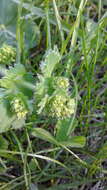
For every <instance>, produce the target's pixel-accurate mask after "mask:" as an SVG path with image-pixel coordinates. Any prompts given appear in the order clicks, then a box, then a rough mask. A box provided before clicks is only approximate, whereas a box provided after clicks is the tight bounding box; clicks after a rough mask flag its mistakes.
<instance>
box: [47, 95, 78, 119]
mask: <svg viewBox="0 0 107 190" xmlns="http://www.w3.org/2000/svg"><path fill="white" fill-rule="evenodd" d="M74 108H75V100H74V99H71V98H70V97H66V96H63V95H61V94H57V95H55V96H53V97H52V98H51V99H50V100H49V101H48V103H47V110H48V114H49V115H50V116H51V117H53V118H58V119H65V118H69V117H70V116H71V115H72V114H73V113H74V110H75V109H74Z"/></svg>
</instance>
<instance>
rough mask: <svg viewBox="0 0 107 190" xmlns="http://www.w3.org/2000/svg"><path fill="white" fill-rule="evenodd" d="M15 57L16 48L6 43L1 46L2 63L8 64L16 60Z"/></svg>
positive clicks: (0, 58)
mask: <svg viewBox="0 0 107 190" xmlns="http://www.w3.org/2000/svg"><path fill="white" fill-rule="evenodd" d="M15 59H16V50H15V48H13V47H12V46H9V45H6V44H4V45H3V47H1V48H0V63H1V64H5V65H6V64H9V63H12V62H15Z"/></svg>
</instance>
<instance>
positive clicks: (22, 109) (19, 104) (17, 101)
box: [11, 97, 28, 119]
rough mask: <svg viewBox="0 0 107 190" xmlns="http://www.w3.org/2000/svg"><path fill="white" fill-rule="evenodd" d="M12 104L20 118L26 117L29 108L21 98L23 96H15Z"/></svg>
mask: <svg viewBox="0 0 107 190" xmlns="http://www.w3.org/2000/svg"><path fill="white" fill-rule="evenodd" d="M11 105H12V109H13V111H15V113H16V115H17V118H18V119H21V118H24V117H26V114H27V113H28V110H27V109H26V106H25V104H24V102H23V101H22V100H21V98H18V97H17V98H14V100H13V101H12V102H11Z"/></svg>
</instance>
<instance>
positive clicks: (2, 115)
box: [0, 100, 15, 133]
mask: <svg viewBox="0 0 107 190" xmlns="http://www.w3.org/2000/svg"><path fill="white" fill-rule="evenodd" d="M6 103H7V102H6V101H5V100H4V101H2V102H0V133H3V132H5V131H7V130H9V129H10V127H11V124H12V122H13V121H14V120H15V116H11V115H9V113H8V111H7V105H6Z"/></svg>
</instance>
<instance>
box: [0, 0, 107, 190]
mask: <svg viewBox="0 0 107 190" xmlns="http://www.w3.org/2000/svg"><path fill="white" fill-rule="evenodd" d="M4 44H7V45H10V46H12V47H13V48H14V49H15V50H16V55H15V54H14V56H15V57H16V58H15V59H16V61H14V59H12V60H11V59H9V58H8V59H6V63H5V64H4V62H5V61H4V60H5V58H3V56H2V55H3V53H2V50H1V49H2V47H4ZM55 46H57V48H58V50H55V51H57V56H59V57H57V56H56V57H55V54H54V52H53V50H54V48H55ZM0 47H1V49H0V52H1V53H0V133H1V135H0V190H12V189H16V190H45V189H46V190H63V189H64V190H106V189H107V107H106V103H107V56H106V55H107V53H106V52H107V1H106V0H81V1H80V0H59V1H58V0H36V1H35V0H0ZM49 50H51V53H50V54H51V56H50V57H49V56H48V58H47V59H46V56H44V55H50V54H48V53H49ZM47 52H48V53H47ZM45 53H47V54H45ZM12 55H13V54H12ZM12 55H11V56H10V57H12ZM6 57H7V54H6ZM42 60H43V61H44V62H46V64H47V68H48V69H47V70H45V69H46V68H45V66H44V67H43V68H42V71H41V61H42ZM3 61H4V62H3ZM12 62H16V64H15V63H12ZM20 64H21V65H20ZM42 66H43V65H42ZM52 68H53V69H52ZM51 69H52V72H53V70H54V72H53V73H52V72H51ZM49 71H50V73H51V74H50V75H51V77H60V76H64V77H67V78H68V79H69V82H70V88H71V89H70V92H71V94H72V95H71V98H74V99H75V102H76V103H75V111H74V113H73V115H72V116H71V118H70V120H68V119H66V120H58V121H56V120H54V119H52V118H50V117H48V116H46V115H45V116H44V115H42V114H41V112H40V115H39V116H38V115H37V112H36V109H37V108H36V105H35V101H34V99H35V98H37V96H36V95H35V94H36V93H35V89H36V86H37V84H38V76H39V75H42V76H43V80H45V79H46V74H47V73H48V72H49ZM44 73H45V74H44ZM4 76H6V77H4ZM23 76H24V77H23ZM48 77H50V76H49V73H48V74H47V78H48ZM51 77H50V79H49V82H50V81H51V80H53V78H51ZM15 81H16V83H17V84H16V83H15ZM44 84H46V85H47V86H44ZM45 87H46V88H48V82H47V81H46V83H43V84H42V85H40V86H39V89H41V88H45ZM4 89H6V90H4ZM51 90H52V89H51ZM16 92H17V93H16ZM14 93H15V95H16V94H17V97H20V98H22V99H23V101H24V102H25V104H26V107H27V109H28V110H30V111H29V114H28V117H27V118H26V120H25V119H22V120H18V119H17V120H16V116H14V113H11V110H10V113H9V114H7V111H9V109H10V107H8V106H10V105H8V102H9V101H10V100H11V99H13V97H14ZM49 93H51V92H50V91H49ZM7 94H8V95H7ZM12 94H13V95H12ZM20 94H23V95H20ZM32 94H33V95H32ZM38 94H39V93H38ZM24 95H26V96H27V99H26V98H25V97H24ZM39 95H40V94H39ZM39 95H38V96H39ZM8 97H9V98H8ZM6 98H7V99H6ZM40 98H41V99H40V102H42V105H43V106H44V107H45V102H44V101H46V99H43V98H44V91H43V94H42V95H41V97H40ZM5 100H6V102H4V101H5ZM7 100H8V102H7ZM4 103H6V108H5V106H4V105H5V104H4ZM44 107H42V108H41V109H43V108H44ZM24 111H26V110H24ZM39 111H40V110H39ZM17 128H18V129H17ZM58 129H59V130H58ZM74 129H75V130H74ZM56 131H57V132H56Z"/></svg>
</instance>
